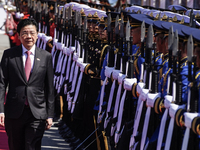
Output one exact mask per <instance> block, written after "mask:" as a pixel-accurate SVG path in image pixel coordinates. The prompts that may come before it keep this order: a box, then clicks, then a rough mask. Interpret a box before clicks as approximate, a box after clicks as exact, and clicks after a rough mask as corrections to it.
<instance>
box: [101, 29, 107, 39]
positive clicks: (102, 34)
mask: <svg viewBox="0 0 200 150" xmlns="http://www.w3.org/2000/svg"><path fill="white" fill-rule="evenodd" d="M101 38H102V39H106V40H108V36H107V30H103V31H102V33H101Z"/></svg>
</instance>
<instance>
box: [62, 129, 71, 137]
mask: <svg viewBox="0 0 200 150" xmlns="http://www.w3.org/2000/svg"><path fill="white" fill-rule="evenodd" d="M61 136H62V137H63V138H64V139H66V138H71V137H73V136H74V134H73V132H72V131H71V130H69V131H68V132H66V133H64V134H62V135H61Z"/></svg>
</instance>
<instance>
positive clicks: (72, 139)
mask: <svg viewBox="0 0 200 150" xmlns="http://www.w3.org/2000/svg"><path fill="white" fill-rule="evenodd" d="M77 139H78V138H76V137H75V136H73V137H70V138H66V139H65V142H67V143H73V142H75V141H76V140H77Z"/></svg>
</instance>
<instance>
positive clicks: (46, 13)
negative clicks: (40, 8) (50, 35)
mask: <svg viewBox="0 0 200 150" xmlns="http://www.w3.org/2000/svg"><path fill="white" fill-rule="evenodd" d="M44 12H45V15H48V4H47V3H46V7H45V10H44Z"/></svg>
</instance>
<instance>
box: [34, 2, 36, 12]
mask: <svg viewBox="0 0 200 150" xmlns="http://www.w3.org/2000/svg"><path fill="white" fill-rule="evenodd" d="M33 11H36V1H33Z"/></svg>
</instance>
